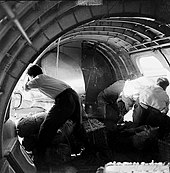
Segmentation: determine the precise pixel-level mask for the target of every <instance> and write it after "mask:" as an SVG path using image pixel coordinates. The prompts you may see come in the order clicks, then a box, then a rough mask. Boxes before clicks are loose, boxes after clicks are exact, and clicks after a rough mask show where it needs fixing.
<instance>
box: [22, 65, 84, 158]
mask: <svg viewBox="0 0 170 173" xmlns="http://www.w3.org/2000/svg"><path fill="white" fill-rule="evenodd" d="M27 74H28V76H29V81H28V82H27V83H26V84H25V90H26V91H28V90H30V89H33V88H37V89H38V90H39V91H40V92H42V93H43V94H45V95H46V96H48V97H50V98H51V99H53V100H54V105H53V106H52V107H51V109H50V110H49V112H48V115H47V117H46V119H45V120H44V122H43V123H42V125H41V127H40V130H39V136H38V143H37V151H38V153H37V155H38V156H39V159H40V160H43V159H44V156H45V152H46V149H47V148H48V147H49V145H50V143H51V141H52V140H53V138H54V137H55V135H56V132H57V130H58V129H59V128H60V127H61V126H62V125H63V124H64V123H65V122H66V121H67V120H68V119H69V120H72V121H73V123H75V124H76V126H75V130H74V131H75V135H76V137H78V138H79V139H81V140H82V141H85V136H83V135H82V134H85V133H84V131H83V129H82V126H81V123H80V121H81V118H80V101H79V96H78V94H77V93H76V92H75V91H74V90H73V89H72V88H71V87H70V86H69V85H68V84H66V83H65V82H63V81H61V80H58V79H55V78H52V77H50V76H47V75H45V74H43V71H42V69H41V67H40V66H38V65H32V66H31V67H30V68H29V69H28V71H27Z"/></svg>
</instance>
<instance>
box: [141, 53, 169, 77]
mask: <svg viewBox="0 0 170 173" xmlns="http://www.w3.org/2000/svg"><path fill="white" fill-rule="evenodd" d="M139 64H140V67H141V70H142V73H143V75H144V76H148V77H151V78H155V77H158V76H167V70H166V69H165V68H164V67H163V65H162V64H161V62H160V61H159V60H158V59H157V58H155V57H154V56H150V57H142V58H140V59H139Z"/></svg>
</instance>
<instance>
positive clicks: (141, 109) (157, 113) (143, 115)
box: [133, 77, 169, 128]
mask: <svg viewBox="0 0 170 173" xmlns="http://www.w3.org/2000/svg"><path fill="white" fill-rule="evenodd" d="M168 86H169V81H168V79H167V78H164V77H161V78H158V79H157V83H156V85H155V86H150V87H146V88H145V89H144V90H142V91H141V92H140V94H139V98H138V102H137V103H136V104H135V106H134V111H133V122H134V125H135V126H140V125H144V124H147V125H151V126H153V127H154V126H155V127H156V126H161V128H164V126H166V122H165V119H164V117H165V116H164V115H166V114H167V112H168V110H169V96H168V95H167V93H166V88H167V87H168Z"/></svg>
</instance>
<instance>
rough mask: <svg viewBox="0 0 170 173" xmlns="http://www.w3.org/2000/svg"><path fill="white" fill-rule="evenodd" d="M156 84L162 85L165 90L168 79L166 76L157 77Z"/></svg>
mask: <svg viewBox="0 0 170 173" xmlns="http://www.w3.org/2000/svg"><path fill="white" fill-rule="evenodd" d="M157 85H159V86H160V87H162V88H163V89H164V90H166V88H167V87H168V86H169V81H168V79H167V78H165V77H159V78H158V79H157Z"/></svg>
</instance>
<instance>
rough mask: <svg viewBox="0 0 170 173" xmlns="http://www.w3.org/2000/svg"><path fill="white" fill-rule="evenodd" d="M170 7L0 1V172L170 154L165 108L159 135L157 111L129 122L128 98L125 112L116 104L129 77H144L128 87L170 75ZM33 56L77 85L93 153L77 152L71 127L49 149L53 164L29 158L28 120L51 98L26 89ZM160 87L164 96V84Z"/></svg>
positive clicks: (167, 158) (86, 0) (90, 169)
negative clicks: (144, 120) (145, 121)
mask: <svg viewBox="0 0 170 173" xmlns="http://www.w3.org/2000/svg"><path fill="white" fill-rule="evenodd" d="M169 7H170V2H169V0H162V1H160V0H156V1H154V0H147V1H146V0H55V1H46V0H44V1H0V107H1V109H0V172H1V173H36V172H37V173H38V172H41V171H42V172H47V173H53V172H63V173H78V172H79V173H83V172H87V173H95V172H96V173H102V171H104V168H105V164H107V163H109V162H112V163H114V162H116V163H118V162H119V163H122V164H123V163H133V164H134V163H135V164H141V163H153V162H155V163H157V162H159V163H160V164H163V163H169V162H170V147H169V146H170V120H169V119H170V111H168V112H166V115H165V116H166V120H162V119H161V120H160V119H159V118H158V119H159V120H158V121H159V122H161V123H162V121H163V122H166V123H165V124H166V125H163V126H164V127H165V126H167V127H165V128H164V129H166V130H165V131H166V132H164V133H163V135H162V136H160V135H157V134H158V133H159V129H161V127H162V126H161V127H159V124H156V123H155V122H156V121H157V118H151V120H150V121H153V122H151V123H150V124H141V125H140V126H138V127H133V126H131V125H132V124H133V121H134V117H133V112H134V110H135V109H134V107H135V105H136V104H135V103H134V102H133V106H132V107H131V108H129V109H127V107H126V106H125V107H126V111H125V112H124V114H123V116H120V109H119V107H117V103H118V101H117V99H119V96H120V95H121V94H120V93H122V92H123V91H124V93H125V90H124V89H125V84H126V81H131V80H134V81H136V80H138V79H141V80H138V81H137V82H136V83H135V82H134V83H133V84H132V85H131V86H130V87H129V88H127V89H126V93H127V94H129V95H130V94H131V93H135V94H136V93H137V92H138V93H139V90H140V91H141V92H142V91H143V90H144V88H142V89H141V88H140V89H139V86H140V87H143V86H144V85H145V86H148V85H153V86H155V84H156V81H157V79H158V78H167V79H168V80H169V81H170V10H169V9H170V8H169ZM34 64H38V65H39V66H40V67H41V68H42V70H43V73H45V74H46V75H48V76H51V77H53V78H56V79H59V80H62V81H64V82H65V83H67V84H68V85H70V86H71V87H72V88H73V89H74V90H75V91H76V92H77V93H78V95H79V99H80V107H81V114H80V117H81V124H82V126H83V127H84V128H85V131H86V133H87V137H88V141H89V143H90V144H91V145H93V147H94V148H95V150H96V151H95V152H94V153H93V154H92V153H90V154H87V155H86V154H82V153H84V151H86V148H84V146H83V145H81V146H80V144H79V143H78V142H77V143H76V140H75V139H74V134H73V135H70V136H69V137H66V138H67V140H66V141H67V142H66V143H67V144H63V143H62V145H58V146H59V149H56V150H54V149H53V150H50V152H52V153H53V154H50V152H49V153H48V157H49V158H48V159H49V162H50V161H51V163H48V164H47V165H43V168H39V165H36V164H35V163H34V159H35V155H34V152H33V148H34V142H35V141H33V134H31V133H33V131H34V130H37V129H35V128H37V127H35V128H34V127H33V126H34V125H36V126H37V122H36V121H41V123H42V122H43V121H44V119H42V117H45V116H46V115H48V111H49V110H50V108H51V107H52V106H53V104H54V100H52V99H50V98H48V97H47V96H45V95H44V94H42V93H41V92H40V91H39V90H37V89H33V90H30V91H25V89H24V85H25V83H26V82H27V81H28V75H27V69H28V68H29V67H30V66H31V65H34ZM122 81H123V85H122V84H121V82H122ZM116 82H120V83H119V85H117V86H116V87H117V88H114V89H113V90H112V91H110V92H112V93H113V94H114V96H115V97H116V98H115V100H116V101H115V100H114V101H113V98H109V99H108V100H109V101H110V100H112V103H110V102H109V101H108V100H107V99H106V100H107V101H108V102H107V101H106V100H105V101H103V102H102V101H101V100H100V99H101V97H100V96H101V93H102V94H103V93H104V90H105V89H106V88H109V87H110V86H111V85H112V84H114V83H116ZM119 91H120V93H119V94H117V92H119ZM166 93H167V95H168V96H169V97H170V85H169V86H167V88H166ZM100 101H101V102H100ZM135 101H136V100H135ZM106 102H107V103H106ZM99 104H101V105H102V104H103V105H104V107H102V106H101V105H99ZM100 106H101V107H100ZM168 106H169V105H168ZM147 108H148V107H147ZM57 116H60V115H57ZM37 117H38V118H39V119H38V118H37ZM36 118H37V119H36ZM152 123H153V124H154V123H155V124H156V125H155V126H154V125H153V126H152ZM19 125H21V126H22V128H23V129H22V130H21V129H20V126H19ZM39 126H40V125H39ZM168 126H169V128H168ZM132 127H133V128H132ZM38 128H40V127H38ZM38 130H39V129H38ZM161 132H162V131H161ZM36 133H37V131H36ZM56 133H58V132H56ZM30 134H31V135H32V136H31V135H30ZM37 134H38V133H37ZM37 134H36V135H37ZM161 134H162V133H161ZM24 135H25V136H24ZM29 135H30V136H31V138H29V137H28V136H29ZM56 153H57V154H58V155H57V154H56ZM55 154H56V155H57V156H58V157H59V156H60V158H57V159H56V155H55ZM62 154H63V155H62ZM53 155H55V156H54V158H53V159H51V157H53ZM68 155H69V156H68ZM50 156H51V157H50ZM55 159H56V160H55ZM54 162H55V163H54ZM101 167H102V168H101ZM100 168H101V169H100ZM99 171H101V172H99ZM106 172H107V171H105V173H106ZM103 173H104V172H103ZM113 173H114V172H113Z"/></svg>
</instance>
